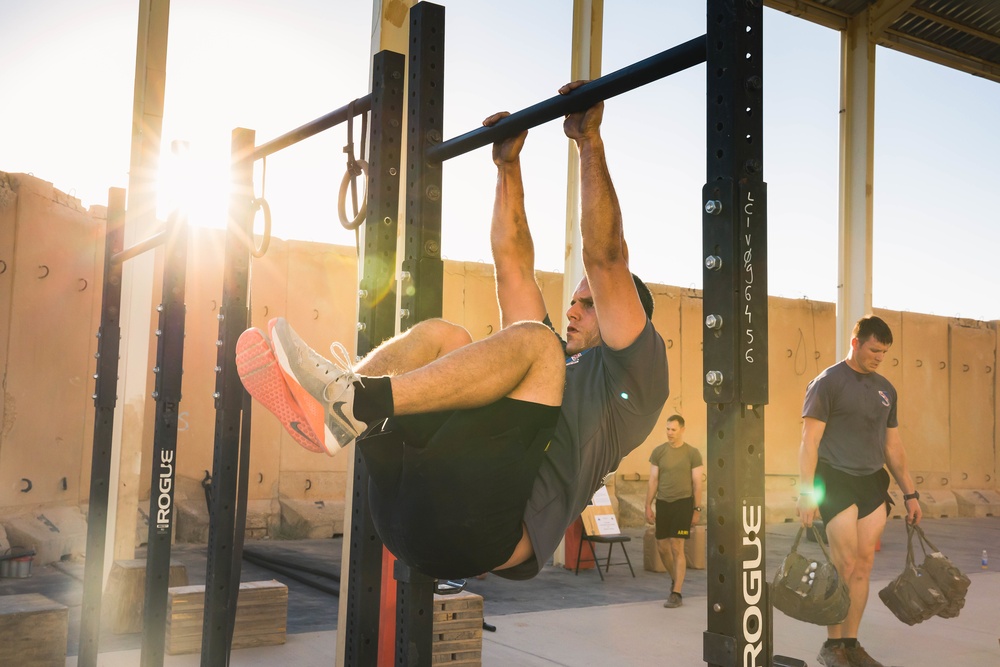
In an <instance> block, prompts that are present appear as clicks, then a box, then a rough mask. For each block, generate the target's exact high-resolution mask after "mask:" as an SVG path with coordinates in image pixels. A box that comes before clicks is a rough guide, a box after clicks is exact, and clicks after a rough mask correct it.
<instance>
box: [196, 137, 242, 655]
mask: <svg viewBox="0 0 1000 667" xmlns="http://www.w3.org/2000/svg"><path fill="white" fill-rule="evenodd" d="M254 138H255V134H254V132H253V130H245V129H242V128H239V129H236V130H233V135H232V156H233V159H232V172H233V193H232V195H231V197H230V199H229V224H228V227H227V230H226V251H225V259H224V265H223V266H224V268H223V284H222V307H221V308H220V309H219V315H218V317H219V338H218V340H217V342H216V345H217V346H218V352H219V354H218V360H217V362H216V367H215V370H216V382H215V453H214V456H213V459H212V507H211V516H210V517H209V521H210V523H209V533H208V561H207V563H206V569H205V621H204V625H203V631H202V641H201V665H202V667H218V666H219V665H227V664H229V649H230V646H229V634H230V633H229V623H230V619H231V618H232V614H231V612H232V610H233V609H235V606H236V603H237V599H238V595H239V586H238V585H236V586H234V585H233V570H234V569H235V570H236V571H237V572H238V571H239V567H240V564H239V563H234V562H233V561H234V560H235V559H234V558H233V543H234V540H235V535H236V531H237V530H239V531H242V530H243V529H244V526H238V525H236V524H237V522H236V515H237V511H236V503H237V495H238V490H239V461H240V447H241V446H243V447H249V443H241V442H240V433H241V431H242V428H241V427H242V419H243V417H244V415H243V410H242V407H243V394H244V389H243V383H242V382H240V378H239V375H238V374H237V372H236V341H237V339H238V338H239V336H240V334H242V333H243V332H244V331H245V330H246V328H247V327H248V326H249V321H250V309H249V305H248V299H249V296H248V294H249V286H250V248H251V247H252V246H251V245H250V244H251V243H253V234H252V231H253V208H252V200H253V151H254ZM237 581H238V579H237Z"/></svg>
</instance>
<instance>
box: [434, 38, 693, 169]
mask: <svg viewBox="0 0 1000 667" xmlns="http://www.w3.org/2000/svg"><path fill="white" fill-rule="evenodd" d="M705 58H706V52H705V35H702V36H701V37H696V38H694V39H692V40H690V41H687V42H684V43H683V44H679V45H677V46H675V47H673V48H672V49H667V50H666V51H663V52H662V53H658V54H656V55H655V56H650V57H649V58H646V59H645V60H640V61H639V62H637V63H633V64H631V65H629V66H627V67H623V68H621V69H620V70H617V71H615V72H612V73H610V74H605V75H604V76H602V77H601V78H599V79H594V80H593V81H591V82H589V83H586V84H584V85H582V86H580V87H579V88H577V89H576V90H574V91H573V92H572V93H570V94H569V95H556V96H555V97H550V98H549V99H547V100H544V101H542V102H539V103H538V104H535V105H533V106H530V107H528V108H527V109H522V110H521V111H518V112H517V113H513V114H511V115H510V116H507V117H506V118H504V119H502V120H501V121H500V122H498V123H497V124H496V125H493V126H492V127H480V128H477V129H475V130H472V131H471V132H466V133H465V134H463V135H460V136H458V137H455V138H453V139H449V140H448V141H445V142H444V143H442V144H438V145H437V146H431V147H429V148H428V149H427V153H426V155H427V160H428V161H429V162H444V161H445V160H449V159H451V158H453V157H456V156H458V155H462V154H464V153H468V152H469V151H472V150H475V149H477V148H480V147H482V146H486V145H488V144H492V143H493V142H495V141H499V140H501V139H506V138H507V137H512V136H514V135H515V134H518V133H520V132H523V131H524V130H528V129H531V128H533V127H537V126H539V125H541V124H542V123H547V122H548V121H550V120H555V119H556V118H560V117H562V116H565V115H566V114H569V113H573V112H575V111H583V110H584V109H588V108H590V107H592V106H593V105H595V104H597V103H598V102H600V101H602V100H607V99H610V98H612V97H615V96H616V95H621V94H622V93H627V92H628V91H630V90H634V89H636V88H640V87H642V86H645V85H646V84H648V83H652V82H653V81H656V80H658V79H662V78H664V77H667V76H670V75H671V74H676V73H677V72H680V71H683V70H686V69H687V68H689V67H694V66H695V65H700V64H701V63H703V62H705Z"/></svg>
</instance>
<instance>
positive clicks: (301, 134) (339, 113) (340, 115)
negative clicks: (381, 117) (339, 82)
mask: <svg viewBox="0 0 1000 667" xmlns="http://www.w3.org/2000/svg"><path fill="white" fill-rule="evenodd" d="M371 107H372V96H371V94H370V93H369V94H368V95H365V96H364V97H359V98H358V99H356V100H354V101H353V102H351V103H349V104H345V105H344V106H342V107H340V108H339V109H335V110H333V111H331V112H330V113H328V114H326V115H325V116H320V117H319V118H317V119H316V120H312V121H309V122H308V123H306V124H305V125H303V126H301V127H297V128H295V129H294V130H292V131H291V132H286V133H285V134H283V135H281V136H280V137H278V138H277V139H272V140H271V141H269V142H267V143H266V144H261V145H260V146H257V147H256V148H255V149H254V151H253V159H254V160H260V159H262V158H265V157H267V156H268V155H270V154H272V153H277V152H278V151H280V150H281V149H282V148H288V147H289V146H291V145H292V144H297V143H298V142H300V141H302V140H303V139H308V138H309V137H311V136H313V135H314V134H319V133H320V132H322V131H323V130H329V129H330V128H331V127H334V126H337V125H340V124H341V123H343V122H346V121H347V119H348V118H353V117H354V116H360V115H361V114H363V113H366V112H367V111H369V110H370V109H371Z"/></svg>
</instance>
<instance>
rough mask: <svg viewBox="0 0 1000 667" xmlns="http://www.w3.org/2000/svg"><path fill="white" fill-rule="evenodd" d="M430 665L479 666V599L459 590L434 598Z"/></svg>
mask: <svg viewBox="0 0 1000 667" xmlns="http://www.w3.org/2000/svg"><path fill="white" fill-rule="evenodd" d="M433 633H434V639H433V642H432V646H431V663H432V664H434V665H448V666H449V667H457V666H458V665H462V666H466V665H468V666H475V667H481V665H482V664H483V598H482V596H481V595H476V594H475V593H470V592H468V591H462V592H461V593H456V594H455V595H435V596H434V629H433Z"/></svg>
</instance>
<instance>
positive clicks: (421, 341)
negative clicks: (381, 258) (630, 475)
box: [237, 81, 668, 579]
mask: <svg viewBox="0 0 1000 667" xmlns="http://www.w3.org/2000/svg"><path fill="white" fill-rule="evenodd" d="M582 83H583V82H582V81H581V82H575V83H571V84H567V85H566V86H563V87H562V88H561V89H560V91H559V92H560V93H562V94H569V93H571V92H572V91H573V90H574V89H576V88H577V87H579V86H580V85H582ZM603 111H604V105H603V103H598V104H596V105H594V106H593V107H591V108H590V109H587V110H585V111H582V112H578V113H573V114H571V115H569V116H567V117H566V120H565V121H564V123H563V129H564V131H565V133H566V136H568V137H569V138H571V139H573V140H575V141H576V143H577V146H578V148H579V151H580V166H581V168H580V172H581V200H582V202H581V203H582V207H581V211H582V215H581V227H582V235H583V264H584V269H585V272H586V277H585V278H584V279H583V280H582V281H581V282H580V284H579V285H578V286H577V288H576V291H575V293H574V294H573V299H572V302H571V303H570V306H569V310H568V311H567V312H566V316H567V318H568V320H569V324H568V326H567V329H566V341H565V342H564V343H563V342H561V341H560V339H559V337H558V336H556V335H553V329H552V326H551V322H550V320H549V317H548V315H547V313H546V310H545V304H544V302H543V301H542V294H541V290H540V289H539V287H538V284H537V283H536V282H535V276H534V247H533V245H532V240H531V234H530V232H529V230H528V226H527V217H526V215H525V210H524V188H523V184H522V180H521V166H520V158H519V155H520V151H521V148H522V146H523V145H524V139H525V137H526V135H527V133H526V132H524V133H521V134H520V135H518V136H515V137H512V138H509V139H506V140H504V141H502V142H498V143H496V144H495V145H494V146H493V162H494V163H495V164H496V166H497V171H498V174H497V189H496V200H495V203H494V209H493V222H492V226H491V230H490V241H491V244H492V248H493V258H494V263H495V267H496V281H497V300H498V302H499V306H500V317H501V325H502V327H501V330H500V331H498V332H496V333H494V334H493V335H492V336H490V337H488V338H486V339H484V340H480V341H476V342H473V341H472V338H471V336H470V335H469V333H468V331H466V330H465V329H464V328H463V327H460V326H458V325H455V324H452V323H450V322H446V321H444V320H441V319H431V320H425V321H423V322H420V323H418V324H416V325H415V326H414V327H413V328H411V329H410V330H408V331H406V332H405V333H403V334H400V335H399V336H396V337H395V338H393V339H391V340H388V341H386V342H385V343H383V344H382V345H381V346H379V347H378V348H377V349H375V350H373V351H372V352H371V353H370V354H368V355H367V356H366V357H365V358H364V359H363V360H361V362H360V363H358V364H357V365H356V367H353V368H352V364H351V360H350V356H349V355H348V353H347V350H346V349H345V348H344V346H343V345H341V344H340V343H334V344H333V345H332V346H331V350H332V351H333V353H334V355H333V356H334V357H336V358H337V359H336V360H335V361H334V362H331V361H328V360H327V359H325V358H323V357H322V356H320V355H319V354H317V353H316V352H314V351H313V350H311V349H309V347H308V346H307V345H306V344H305V343H304V342H303V341H302V340H301V339H300V338H299V337H298V336H297V335H296V334H295V332H294V331H292V329H291V327H290V326H289V325H288V323H287V322H286V321H285V320H284V319H280V318H279V319H275V320H272V321H271V322H270V323H269V325H268V328H269V333H270V339H269V338H268V336H267V335H265V333H264V332H263V331H261V330H259V329H249V330H247V331H246V332H244V333H243V335H242V336H241V337H240V340H239V344H238V346H237V368H238V370H239V374H240V378H241V379H242V380H243V384H244V386H246V388H247V391H249V392H250V394H251V395H252V396H253V397H254V398H256V399H257V400H258V401H259V402H260V403H261V404H263V405H264V407H266V408H267V409H269V410H270V411H271V412H273V413H274V414H275V415H276V416H277V417H278V418H279V419H280V420H281V423H282V425H283V426H284V427H285V429H286V430H287V431H288V432H289V433H290V434H291V435H292V437H294V438H295V440H296V441H297V442H298V443H299V444H301V445H302V446H303V447H305V448H306V449H310V450H313V451H318V452H323V451H325V452H328V453H331V454H333V453H335V452H337V451H339V450H340V448H342V447H344V446H346V445H348V444H350V443H351V442H352V441H353V440H355V439H357V445H358V447H360V448H361V453H362V456H363V457H364V460H365V463H366V465H367V467H368V471H369V474H370V476H371V482H370V487H369V489H370V506H371V512H372V518H373V519H374V522H375V527H376V529H377V531H378V534H379V537H381V539H382V541H383V542H384V543H385V545H386V547H388V549H389V550H390V551H391V552H392V553H393V554H394V555H395V556H396V557H397V558H399V559H400V560H402V561H403V562H404V563H406V564H408V565H410V566H411V567H414V568H416V569H417V570H419V571H421V572H423V573H425V574H427V575H430V576H433V577H438V578H462V577H471V576H474V575H478V574H481V573H483V572H488V571H492V572H494V573H495V574H497V575H499V576H502V577H506V578H510V579H528V578H530V577H533V576H535V575H536V574H537V573H538V571H539V570H540V569H541V567H542V565H544V564H545V562H546V561H547V560H548V558H549V556H550V555H551V554H552V552H553V551H554V550H555V548H556V546H558V544H559V541H560V540H561V539H562V536H563V534H564V532H565V530H566V528H567V527H568V526H569V525H570V524H571V523H572V522H573V521H575V520H576V518H577V516H579V514H580V512H581V511H582V510H583V508H584V507H585V506H586V505H587V504H588V502H589V501H590V498H591V496H592V495H593V494H594V492H595V491H596V490H597V489H598V488H599V487H600V485H601V483H602V480H603V479H604V477H605V475H607V474H608V473H609V472H611V471H613V470H615V469H616V468H617V467H618V464H619V463H620V461H621V459H622V458H623V457H624V456H625V455H626V454H628V453H629V452H630V451H632V450H633V449H635V448H636V447H637V446H638V445H639V444H641V443H642V441H643V440H644V439H645V438H646V436H647V435H648V434H649V433H650V431H652V429H653V426H654V425H655V424H656V420H657V418H658V417H659V414H660V410H661V409H662V408H663V404H664V402H665V401H666V399H667V393H668V386H667V360H666V348H665V346H664V343H663V339H662V338H661V337H660V335H659V334H658V333H657V332H656V331H655V329H653V325H652V323H651V321H650V317H651V316H652V311H653V297H652V294H651V293H650V291H649V290H648V289H647V288H646V286H645V285H644V284H643V283H642V281H640V280H639V279H638V278H636V277H635V276H634V275H633V274H632V273H630V271H629V268H628V250H627V246H626V244H625V239H624V236H623V235H622V221H621V210H620V208H619V205H618V199H617V196H616V195H615V190H614V186H613V185H612V183H611V177H610V175H609V173H608V168H607V162H606V160H605V153H604V143H603V141H602V139H601V134H600V126H601V120H602V117H603ZM506 115H508V114H507V113H506V112H502V113H498V114H494V115H493V116H490V117H489V118H487V119H486V120H485V121H484V124H486V125H493V124H494V123H496V122H498V121H499V120H500V119H501V118H503V117H505V116H506Z"/></svg>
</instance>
